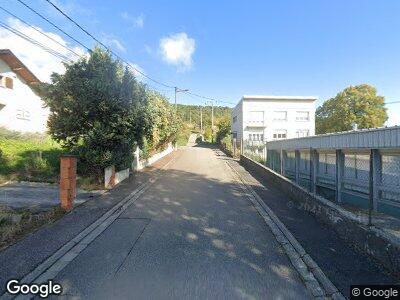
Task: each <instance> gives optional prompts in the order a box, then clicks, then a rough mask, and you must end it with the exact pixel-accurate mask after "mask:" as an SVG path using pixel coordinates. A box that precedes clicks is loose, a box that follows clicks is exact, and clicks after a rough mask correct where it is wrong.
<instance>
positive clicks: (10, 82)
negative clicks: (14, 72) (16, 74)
mask: <svg viewBox="0 0 400 300" xmlns="http://www.w3.org/2000/svg"><path fill="white" fill-rule="evenodd" d="M13 86H14V83H13V79H12V78H10V77H6V88H8V89H12V88H13Z"/></svg>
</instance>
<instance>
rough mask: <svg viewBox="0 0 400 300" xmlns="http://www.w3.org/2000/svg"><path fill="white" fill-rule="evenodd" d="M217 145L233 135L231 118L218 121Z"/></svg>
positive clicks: (225, 117)
mask: <svg viewBox="0 0 400 300" xmlns="http://www.w3.org/2000/svg"><path fill="white" fill-rule="evenodd" d="M217 128H218V131H217V138H216V139H217V143H220V142H221V141H222V140H223V139H224V138H225V137H227V136H228V137H230V135H231V117H230V116H223V117H221V118H220V119H219V120H217Z"/></svg>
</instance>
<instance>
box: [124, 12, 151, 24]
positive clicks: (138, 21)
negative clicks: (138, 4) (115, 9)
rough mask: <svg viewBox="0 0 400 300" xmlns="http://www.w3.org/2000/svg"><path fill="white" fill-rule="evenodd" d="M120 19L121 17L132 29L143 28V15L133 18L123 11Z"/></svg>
mask: <svg viewBox="0 0 400 300" xmlns="http://www.w3.org/2000/svg"><path fill="white" fill-rule="evenodd" d="M121 17H122V19H124V20H125V21H127V22H128V23H129V24H131V25H132V27H134V28H143V26H144V19H145V16H144V14H143V13H141V14H140V15H139V16H136V17H134V16H131V15H130V14H129V13H128V12H126V11H125V12H123V13H122V14H121Z"/></svg>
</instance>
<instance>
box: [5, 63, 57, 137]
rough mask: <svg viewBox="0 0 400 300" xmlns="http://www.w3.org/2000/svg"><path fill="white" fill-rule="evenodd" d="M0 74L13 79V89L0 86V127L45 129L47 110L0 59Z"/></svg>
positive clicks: (39, 130) (16, 129)
mask: <svg viewBox="0 0 400 300" xmlns="http://www.w3.org/2000/svg"><path fill="white" fill-rule="evenodd" d="M0 74H1V75H3V76H7V77H10V78H12V79H13V89H8V88H4V87H0V127H5V128H7V129H9V130H15V131H20V132H40V133H43V132H45V131H46V130H47V124H46V123H47V118H48V115H49V110H48V109H47V108H43V105H44V102H43V101H42V100H41V98H40V97H39V96H38V95H36V94H35V93H34V92H33V90H32V89H31V88H30V87H29V86H28V85H27V84H26V83H25V81H24V80H23V79H22V78H21V77H19V76H18V75H16V74H15V73H14V72H12V70H11V69H10V68H9V67H8V65H7V64H6V63H4V62H3V61H2V60H0Z"/></svg>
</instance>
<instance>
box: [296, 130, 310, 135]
mask: <svg viewBox="0 0 400 300" xmlns="http://www.w3.org/2000/svg"><path fill="white" fill-rule="evenodd" d="M296 135H297V137H306V136H309V135H310V130H308V129H299V130H297V131H296Z"/></svg>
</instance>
